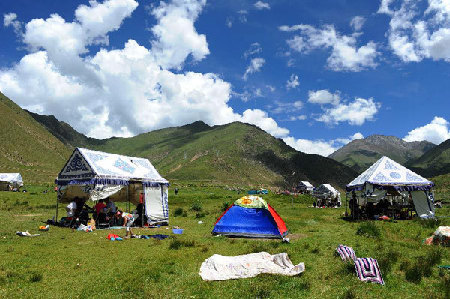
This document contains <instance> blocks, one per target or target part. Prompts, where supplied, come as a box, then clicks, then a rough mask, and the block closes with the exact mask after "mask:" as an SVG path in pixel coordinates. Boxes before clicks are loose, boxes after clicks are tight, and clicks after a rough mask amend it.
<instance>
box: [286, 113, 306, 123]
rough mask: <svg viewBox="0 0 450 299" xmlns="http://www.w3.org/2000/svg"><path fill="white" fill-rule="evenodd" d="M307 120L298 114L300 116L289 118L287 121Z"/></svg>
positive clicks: (304, 116)
mask: <svg viewBox="0 0 450 299" xmlns="http://www.w3.org/2000/svg"><path fill="white" fill-rule="evenodd" d="M307 118H308V117H307V116H306V115H304V114H300V115H296V116H290V117H289V119H288V120H289V121H296V120H305V119H307Z"/></svg>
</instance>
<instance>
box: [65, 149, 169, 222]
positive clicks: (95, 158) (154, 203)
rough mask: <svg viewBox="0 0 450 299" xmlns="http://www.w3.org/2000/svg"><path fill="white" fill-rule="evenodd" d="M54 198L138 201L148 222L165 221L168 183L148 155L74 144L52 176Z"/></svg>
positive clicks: (166, 216)
mask: <svg viewBox="0 0 450 299" xmlns="http://www.w3.org/2000/svg"><path fill="white" fill-rule="evenodd" d="M56 184H57V185H58V202H70V201H72V200H73V199H74V198H75V197H79V198H83V199H85V200H93V201H98V200H100V199H105V198H109V199H110V200H112V201H115V202H120V201H123V202H130V203H133V204H138V203H139V201H140V200H141V199H142V200H143V203H144V209H145V215H146V216H147V218H148V222H149V223H160V222H168V219H169V207H168V185H169V182H168V181H167V180H166V179H164V178H163V177H162V176H161V175H160V174H159V173H158V171H157V170H156V169H155V167H153V165H152V164H151V163H150V161H149V160H148V159H144V158H136V157H127V156H122V155H117V154H109V153H104V152H100V151H93V150H89V149H85V148H76V149H75V150H74V151H73V153H72V155H71V156H70V158H69V160H68V161H67V163H66V165H65V166H64V167H63V169H62V170H61V172H60V173H59V175H58V178H57V179H56Z"/></svg>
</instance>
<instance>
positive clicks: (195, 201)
mask: <svg viewBox="0 0 450 299" xmlns="http://www.w3.org/2000/svg"><path fill="white" fill-rule="evenodd" d="M173 187H175V186H173ZM178 187H179V189H180V193H179V195H178V196H175V195H174V194H173V189H171V190H170V197H169V202H170V225H171V226H179V227H181V228H184V229H185V231H184V234H183V235H177V236H175V235H172V234H171V233H170V230H169V229H166V228H164V227H161V228H156V229H137V230H136V231H135V232H136V233H139V234H156V233H161V234H170V235H171V238H170V239H166V240H162V241H157V240H152V239H150V240H143V239H131V240H124V241H121V242H111V241H108V240H107V239H106V236H107V234H108V233H110V232H111V231H108V230H104V231H95V232H92V233H84V232H78V231H74V232H72V231H71V230H70V229H64V228H57V227H51V228H50V230H49V231H48V232H42V233H41V236H39V237H35V238H24V237H22V238H21V237H18V236H16V235H15V232H16V231H19V230H20V231H24V230H29V231H30V233H37V232H38V231H37V229H38V226H39V225H41V224H42V223H41V222H42V221H44V220H46V219H48V218H51V217H52V216H53V215H54V208H55V193H53V192H51V193H48V194H44V193H42V191H43V190H44V187H42V186H35V187H28V190H29V191H30V192H28V193H10V192H0V252H1V258H0V297H2V298H8V297H21V298H27V297H41V298H61V297H68V298H74V297H78V298H100V297H101V298H105V297H107V298H127V297H132V298H144V297H146V298H298V297H304V298H367V297H369V298H445V296H446V292H447V295H448V293H449V290H448V282H449V281H450V273H448V271H447V272H444V271H439V269H437V267H436V266H435V265H436V263H437V264H439V265H443V264H447V265H448V264H450V253H449V250H448V248H440V247H435V246H431V247H430V246H425V245H422V240H423V239H425V238H426V237H428V236H430V235H431V234H432V232H433V231H434V230H435V227H433V224H429V223H427V224H426V225H422V224H421V223H420V222H419V221H398V222H381V221H380V222H370V223H371V224H370V226H374V227H376V229H375V230H379V231H380V232H381V235H380V236H379V237H377V238H373V237H367V236H365V235H364V234H363V235H358V234H357V231H358V228H360V227H361V226H362V222H348V221H345V220H343V219H342V218H341V215H342V214H343V213H344V212H345V209H344V208H340V209H314V208H308V206H309V205H310V204H309V203H307V202H308V201H309V199H308V198H306V197H296V198H294V199H293V200H292V198H291V197H290V196H284V195H274V194H269V195H268V196H264V197H265V199H267V200H268V201H269V203H270V204H271V205H272V206H273V207H274V208H275V209H276V210H277V212H278V213H279V214H280V215H281V216H282V217H283V218H284V220H285V221H286V224H287V226H288V228H289V231H290V233H291V234H290V238H291V243H290V244H285V243H281V242H280V241H278V240H253V239H238V238H237V239H236V238H235V239H229V238H225V237H213V236H212V235H211V234H210V233H211V230H212V228H213V224H214V222H215V220H216V218H217V217H219V216H220V214H221V213H222V211H223V209H224V207H225V204H224V203H225V202H228V203H231V202H233V201H234V200H235V199H236V198H238V197H239V196H242V193H241V194H239V195H238V194H237V192H236V191H231V190H228V189H229V188H222V187H202V186H196V185H191V186H190V187H181V186H178ZM194 205H195V206H196V207H199V206H200V207H201V213H204V214H205V215H204V217H202V218H201V220H202V221H203V224H198V221H199V219H198V218H196V215H197V214H198V213H199V211H196V210H193V209H192V207H193V206H194ZM119 207H121V208H124V205H119ZM180 209H181V210H180ZM196 209H197V208H196ZM177 211H178V212H177ZM175 212H176V213H177V214H178V216H177V217H174V213H175ZM63 213H64V209H63V207H60V215H61V214H63ZM438 213H439V215H445V216H450V209H449V208H443V209H440V210H438ZM183 214H184V215H183ZM183 216H184V217H183ZM449 219H450V218H443V219H442V220H441V223H440V224H441V225H449V224H450V223H449ZM366 230H367V229H366ZM369 230H370V231H372V230H373V227H372V228H370V229H369ZM115 232H116V233H118V234H119V235H123V234H124V231H123V230H118V231H115ZM339 244H345V245H348V246H351V247H353V248H354V249H355V251H356V254H357V256H359V257H373V258H376V259H378V261H379V263H380V267H381V271H382V274H383V278H384V280H385V283H386V285H385V286H380V285H377V284H370V283H364V282H360V281H359V280H358V279H357V278H356V276H355V274H354V270H353V267H352V266H348V265H347V264H346V263H343V262H342V261H341V260H340V258H338V257H336V256H335V254H334V252H335V248H336V247H337V245H339ZM259 251H267V252H269V253H272V254H274V253H279V252H287V253H288V254H289V257H290V258H291V260H292V262H293V263H300V262H305V266H306V270H305V272H304V273H303V274H302V275H300V276H296V277H284V276H276V275H260V276H258V277H256V278H249V279H240V280H230V281H221V282H204V281H202V280H201V278H200V276H199V275H198V272H199V269H200V265H201V263H202V262H203V261H204V260H205V259H206V258H208V257H210V256H211V255H213V254H215V253H217V254H222V255H240V254H247V253H251V252H259ZM438 260H440V261H439V262H437V261H438ZM424 264H427V265H432V266H430V267H429V271H428V268H427V269H426V270H427V271H424V270H423V269H422V268H423V267H421V265H424ZM414 268H415V269H418V268H419V269H422V270H420V271H421V272H420V280H419V279H418V278H417V277H415V276H414ZM411 269H413V270H411ZM416 272H417V271H416Z"/></svg>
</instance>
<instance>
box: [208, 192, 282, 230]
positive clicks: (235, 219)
mask: <svg viewBox="0 0 450 299" xmlns="http://www.w3.org/2000/svg"><path fill="white" fill-rule="evenodd" d="M287 233H288V231H287V228H286V224H285V223H284V221H283V219H281V217H280V216H279V215H278V213H277V212H276V211H275V210H274V209H273V208H272V207H271V206H270V205H269V204H268V203H267V202H266V201H264V199H262V198H261V197H259V196H254V195H248V196H244V197H241V198H240V199H238V200H236V201H235V202H234V204H233V205H231V206H230V207H229V208H228V209H227V210H226V211H225V212H224V213H223V214H222V216H220V217H219V219H217V221H216V223H215V226H214V229H213V231H212V234H214V235H226V236H235V237H253V238H282V237H284V236H285V235H287Z"/></svg>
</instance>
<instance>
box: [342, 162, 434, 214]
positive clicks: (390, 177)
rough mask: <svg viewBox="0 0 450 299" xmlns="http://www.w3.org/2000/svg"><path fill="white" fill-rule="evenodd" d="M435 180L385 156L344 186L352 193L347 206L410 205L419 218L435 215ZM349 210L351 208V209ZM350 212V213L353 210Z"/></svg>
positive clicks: (400, 206)
mask: <svg viewBox="0 0 450 299" xmlns="http://www.w3.org/2000/svg"><path fill="white" fill-rule="evenodd" d="M433 187H434V183H433V182H431V181H429V180H427V179H425V178H423V177H421V176H420V175H418V174H416V173H414V172H413V171H411V170H409V169H408V168H406V167H404V166H402V165H400V164H399V163H397V162H395V161H394V160H392V159H390V158H388V157H382V158H380V159H379V160H378V161H377V162H375V163H374V164H373V165H372V166H370V167H369V168H368V169H367V170H366V171H364V172H363V173H362V174H360V175H359V176H358V177H357V178H355V179H354V180H353V181H352V182H350V184H348V185H347V188H346V189H347V191H348V192H351V193H352V195H351V196H352V200H351V203H350V208H351V209H352V208H353V209H354V208H355V207H367V206H368V205H374V206H376V205H378V204H379V203H380V202H383V203H384V204H386V201H387V202H388V204H389V205H390V206H393V205H396V206H398V207H399V208H402V207H407V206H409V205H410V204H411V201H412V204H413V205H414V209H415V211H416V213H417V215H419V216H420V217H423V218H427V217H434V204H433V193H432V190H431V189H432V188H433ZM353 209H352V210H353ZM352 214H353V212H352Z"/></svg>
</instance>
